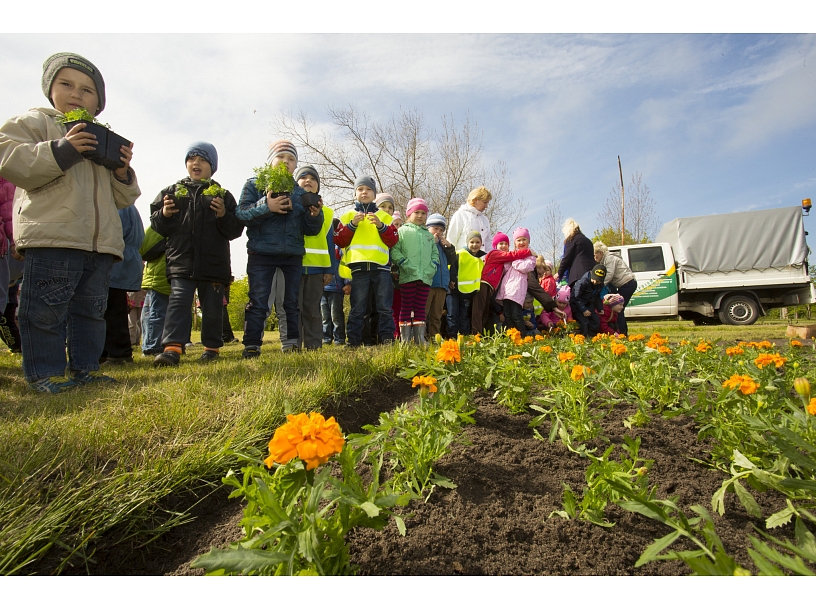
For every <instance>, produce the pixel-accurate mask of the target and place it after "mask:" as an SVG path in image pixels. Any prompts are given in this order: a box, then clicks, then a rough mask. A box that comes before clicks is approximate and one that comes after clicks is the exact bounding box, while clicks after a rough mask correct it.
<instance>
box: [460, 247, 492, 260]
mask: <svg viewBox="0 0 816 610" xmlns="http://www.w3.org/2000/svg"><path fill="white" fill-rule="evenodd" d="M465 251H466V252H467V253H468V254H470V255H471V256H473V257H475V258H482V257H483V256H484V255H485V254H487V252H485V251H484V250H479V251H478V252H477V253H476V254H473V252H471V251H470V250H468V249H467V248H465Z"/></svg>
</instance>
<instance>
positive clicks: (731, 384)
mask: <svg viewBox="0 0 816 610" xmlns="http://www.w3.org/2000/svg"><path fill="white" fill-rule="evenodd" d="M722 387H724V388H728V389H729V390H739V391H740V392H742V393H743V394H745V395H746V396H747V395H748V394H754V393H755V392H756V391H757V390H758V389H759V384H758V383H757V382H756V381H754V380H753V378H752V377H751V376H750V375H731V377H730V378H729V379H726V380H725V381H723V384H722Z"/></svg>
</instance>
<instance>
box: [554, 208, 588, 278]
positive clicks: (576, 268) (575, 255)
mask: <svg viewBox="0 0 816 610" xmlns="http://www.w3.org/2000/svg"><path fill="white" fill-rule="evenodd" d="M561 232H562V233H563V234H564V256H562V257H561V262H560V263H559V264H558V273H557V274H556V280H559V279H561V278H563V277H564V276H565V275H567V274H569V276H568V280H567V283H568V284H569V286H570V288H571V287H572V285H573V284H574V283H575V282H577V281H578V280H580V279H581V278H582V277H583V276H584V274H585V273H586V272H587V271H589V270H590V269H592V267H594V266H595V257H594V256H593V250H592V242H591V241H590V240H589V238H588V237H587V236H586V235H584V234H583V233H581V227H579V226H578V223H577V222H575V220H574V219H572V218H567V219H566V220H565V221H564V226H563V227H561Z"/></svg>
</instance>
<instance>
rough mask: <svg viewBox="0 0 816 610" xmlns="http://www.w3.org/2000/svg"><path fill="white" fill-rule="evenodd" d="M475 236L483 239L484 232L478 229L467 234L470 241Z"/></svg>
mask: <svg viewBox="0 0 816 610" xmlns="http://www.w3.org/2000/svg"><path fill="white" fill-rule="evenodd" d="M474 237H478V238H479V239H482V234H481V233H479V232H478V231H471V232H470V233H468V234H467V240H468V241H470V240H471V239H473V238H474Z"/></svg>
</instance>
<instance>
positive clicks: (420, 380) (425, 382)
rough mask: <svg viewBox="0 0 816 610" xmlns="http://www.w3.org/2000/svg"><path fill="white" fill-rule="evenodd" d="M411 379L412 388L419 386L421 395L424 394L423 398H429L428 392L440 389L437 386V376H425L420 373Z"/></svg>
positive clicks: (431, 392)
mask: <svg viewBox="0 0 816 610" xmlns="http://www.w3.org/2000/svg"><path fill="white" fill-rule="evenodd" d="M411 381H412V383H411V387H412V388H415V387H417V386H419V395H420V396H422V398H427V397H428V394H433V393H434V392H436V391H437V389H438V388H437V387H436V377H430V376H428V377H423V376H422V375H420V376H419V377H414V378H413V379H412V380H411Z"/></svg>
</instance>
